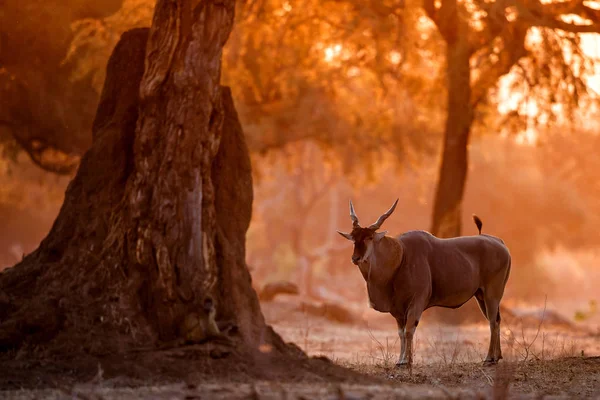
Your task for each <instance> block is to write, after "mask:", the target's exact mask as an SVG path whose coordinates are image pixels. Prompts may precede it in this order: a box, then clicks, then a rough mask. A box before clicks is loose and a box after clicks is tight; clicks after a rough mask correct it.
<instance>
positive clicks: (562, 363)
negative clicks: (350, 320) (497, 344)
mask: <svg viewBox="0 0 600 400" xmlns="http://www.w3.org/2000/svg"><path fill="white" fill-rule="evenodd" d="M293 321H295V323H296V327H297V328H296V331H294V329H293V328H290V326H289V325H290V322H289V321H285V322H280V323H278V324H275V325H276V326H275V329H276V330H277V331H279V332H282V333H283V336H284V338H285V339H286V340H289V341H296V342H297V343H300V342H301V343H303V345H302V346H301V347H303V350H305V351H307V352H308V353H309V354H311V355H324V356H326V357H328V358H329V359H331V360H333V361H334V362H335V363H337V364H339V365H342V366H344V367H347V368H350V369H353V370H355V371H357V372H360V373H363V374H368V375H371V376H375V377H379V378H383V379H384V380H386V381H387V382H389V383H390V384H393V385H407V384H408V385H410V387H413V385H427V386H429V387H436V388H439V389H440V390H442V391H443V390H451V391H456V390H463V389H464V390H471V391H473V393H484V394H485V397H486V398H494V399H503V398H507V397H514V396H516V395H527V396H534V397H535V396H537V394H553V395H559V394H563V395H566V396H567V397H578V398H579V397H583V396H593V395H596V396H598V395H600V358H598V357H596V358H594V357H585V356H586V355H588V353H590V352H591V353H594V352H593V351H591V350H589V349H592V348H593V345H594V343H596V344H598V339H597V338H594V337H591V336H589V335H588V336H586V335H584V334H581V333H577V332H572V331H568V330H565V329H558V328H554V327H552V326H549V327H547V328H546V327H545V323H544V320H543V318H542V320H541V321H540V322H539V323H538V324H537V325H535V326H530V325H523V323H519V322H518V321H517V322H515V321H512V325H511V324H508V323H505V322H503V324H502V335H501V343H502V349H503V356H504V359H503V360H502V361H501V362H500V363H499V364H498V365H497V366H494V367H486V366H483V359H484V357H485V355H486V354H487V347H488V343H489V342H488V341H489V328H488V327H487V325H479V326H464V327H448V326H440V325H438V326H423V327H421V326H420V327H419V330H417V334H416V336H415V344H414V348H415V360H416V361H415V364H414V367H413V368H412V370H405V369H397V368H396V367H395V364H396V360H397V358H398V356H399V352H400V345H399V339H398V337H397V335H396V334H395V330H391V329H385V330H374V329H370V328H368V327H362V328H361V327H352V326H341V325H336V324H332V323H330V322H324V321H320V320H314V319H313V318H312V317H310V316H303V317H302V318H296V319H294V320H293ZM453 393H454V392H453ZM536 393H537V394H536Z"/></svg>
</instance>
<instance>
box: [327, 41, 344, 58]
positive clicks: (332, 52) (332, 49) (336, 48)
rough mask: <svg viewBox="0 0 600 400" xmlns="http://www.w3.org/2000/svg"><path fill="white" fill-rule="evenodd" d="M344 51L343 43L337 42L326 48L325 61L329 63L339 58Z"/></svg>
mask: <svg viewBox="0 0 600 400" xmlns="http://www.w3.org/2000/svg"><path fill="white" fill-rule="evenodd" d="M341 53H342V45H341V44H339V43H338V44H335V45H332V46H329V47H326V48H325V61H326V62H328V63H331V62H333V61H334V60H335V59H337V58H339V56H340V54H341Z"/></svg>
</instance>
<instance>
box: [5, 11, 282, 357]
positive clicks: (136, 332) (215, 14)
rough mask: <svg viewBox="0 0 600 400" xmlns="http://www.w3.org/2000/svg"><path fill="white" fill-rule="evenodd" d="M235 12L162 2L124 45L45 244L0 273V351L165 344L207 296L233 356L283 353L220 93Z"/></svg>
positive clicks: (229, 113) (236, 135)
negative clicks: (264, 302)
mask: <svg viewBox="0 0 600 400" xmlns="http://www.w3.org/2000/svg"><path fill="white" fill-rule="evenodd" d="M233 13H234V1H233V0H230V1H219V0H201V1H192V0H161V1H159V3H158V4H157V7H156V11H155V16H154V21H153V25H152V28H151V29H150V30H149V31H148V30H147V29H137V30H133V31H130V32H127V33H125V34H124V35H123V37H122V38H121V40H120V42H119V43H118V45H117V46H116V48H115V50H114V52H113V55H112V56H111V59H110V60H109V64H108V67H107V79H106V83H105V86H104V89H103V93H102V98H101V101H100V105H99V107H98V111H97V115H96V119H95V121H94V124H93V145H92V147H91V149H90V150H89V151H88V152H87V153H86V155H85V156H84V158H83V160H82V163H81V165H80V167H79V170H78V173H77V175H76V177H75V178H74V179H73V181H72V182H71V184H70V185H69V187H68V189H67V192H66V196H65V203H64V205H63V207H62V209H61V212H60V214H59V216H58V218H57V220H56V222H55V224H54V226H53V228H52V230H51V232H50V233H49V234H48V236H47V237H46V239H45V240H44V241H43V242H42V244H41V245H40V247H39V248H38V249H37V250H36V251H35V252H34V253H32V254H30V255H29V256H27V257H26V258H25V259H24V260H23V261H22V262H21V263H19V264H17V265H16V266H15V267H13V268H10V269H8V270H6V271H4V272H3V273H1V274H0V321H2V322H1V323H0V350H2V349H3V350H7V349H20V350H21V352H23V351H26V350H27V349H28V348H31V345H36V346H37V345H43V347H44V348H45V349H47V350H48V351H59V352H60V353H62V354H64V353H68V352H78V351H83V352H88V353H106V352H113V351H119V350H127V349H131V348H133V347H138V346H143V345H148V344H156V343H157V341H167V340H171V339H176V338H179V337H181V336H182V335H183V334H184V333H185V332H183V331H182V329H183V328H182V327H183V326H184V324H183V321H184V319H185V317H186V316H187V315H189V314H190V313H192V312H194V311H197V310H198V309H199V308H200V306H201V304H202V300H203V299H204V297H205V296H206V295H212V296H213V298H214V299H215V300H216V304H217V318H218V319H233V320H234V321H235V322H236V323H237V325H238V327H239V332H240V338H241V339H242V342H243V343H245V344H246V345H250V346H251V347H252V348H253V349H256V348H258V347H259V346H260V345H262V344H270V345H274V346H275V347H276V348H280V349H283V348H284V344H283V342H282V341H281V339H280V338H279V337H278V336H277V335H276V334H275V333H274V332H273V331H272V330H271V329H270V328H269V327H267V326H266V325H265V321H264V318H263V316H262V313H261V311H260V307H259V303H258V299H257V296H256V293H255V292H254V290H253V289H252V286H251V281H250V275H249V272H248V269H247V267H246V264H245V233H246V230H247V228H248V225H249V222H250V217H251V209H252V178H251V169H250V159H249V156H248V149H247V147H246V144H245V142H244V135H243V132H242V130H241V126H240V123H239V121H238V118H237V114H236V112H235V108H234V106H233V100H232V98H231V93H230V91H229V90H228V89H226V88H222V87H221V86H220V85H219V80H220V68H221V52H222V48H223V45H224V44H225V42H226V40H227V37H228V35H229V32H230V30H231V28H232V23H233Z"/></svg>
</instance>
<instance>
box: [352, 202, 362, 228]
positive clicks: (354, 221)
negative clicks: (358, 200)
mask: <svg viewBox="0 0 600 400" xmlns="http://www.w3.org/2000/svg"><path fill="white" fill-rule="evenodd" d="M350 219H351V220H352V226H354V227H356V226H360V225H359V224H358V217H357V216H356V212H354V205H353V204H352V200H350Z"/></svg>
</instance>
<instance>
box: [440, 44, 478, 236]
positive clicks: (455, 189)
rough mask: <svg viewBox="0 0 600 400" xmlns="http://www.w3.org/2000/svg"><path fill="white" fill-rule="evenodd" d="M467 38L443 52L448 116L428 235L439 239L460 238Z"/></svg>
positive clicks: (469, 111) (469, 117)
mask: <svg viewBox="0 0 600 400" xmlns="http://www.w3.org/2000/svg"><path fill="white" fill-rule="evenodd" d="M467 37H468V36H467V35H457V38H456V40H455V41H450V42H448V45H447V51H446V57H447V58H446V60H447V64H448V66H447V71H448V72H447V76H448V116H447V118H446V125H445V128H444V129H445V131H444V147H443V152H442V162H441V165H440V172H439V174H438V177H439V178H438V182H437V187H436V191H435V203H434V209H433V219H432V225H431V233H433V234H434V235H436V236H439V237H454V236H460V234H461V217H462V199H463V194H464V191H465V182H466V179H467V170H468V155H467V145H468V142H469V134H470V131H471V125H472V123H473V107H472V105H471V68H470V65H469V59H470V56H471V49H470V47H469V43H468V41H467Z"/></svg>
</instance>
